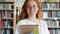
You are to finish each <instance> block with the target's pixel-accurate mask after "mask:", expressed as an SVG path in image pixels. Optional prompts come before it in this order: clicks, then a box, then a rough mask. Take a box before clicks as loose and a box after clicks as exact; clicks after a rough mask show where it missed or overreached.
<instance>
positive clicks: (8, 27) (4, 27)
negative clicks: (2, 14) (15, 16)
mask: <svg viewBox="0 0 60 34" xmlns="http://www.w3.org/2000/svg"><path fill="white" fill-rule="evenodd" d="M0 28H10V29H11V28H13V27H0Z"/></svg>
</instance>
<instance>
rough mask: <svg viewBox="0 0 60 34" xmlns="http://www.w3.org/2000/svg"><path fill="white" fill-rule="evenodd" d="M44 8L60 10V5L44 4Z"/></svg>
mask: <svg viewBox="0 0 60 34" xmlns="http://www.w3.org/2000/svg"><path fill="white" fill-rule="evenodd" d="M42 8H48V9H50V8H53V9H60V3H46V2H45V3H42Z"/></svg>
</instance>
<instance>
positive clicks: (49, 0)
mask: <svg viewBox="0 0 60 34" xmlns="http://www.w3.org/2000/svg"><path fill="white" fill-rule="evenodd" d="M42 2H60V0H42Z"/></svg>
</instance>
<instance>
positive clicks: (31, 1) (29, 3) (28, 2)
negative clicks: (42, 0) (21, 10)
mask: <svg viewBox="0 0 60 34" xmlns="http://www.w3.org/2000/svg"><path fill="white" fill-rule="evenodd" d="M32 4H34V5H37V3H36V2H35V1H33V0H30V1H27V2H26V5H32Z"/></svg>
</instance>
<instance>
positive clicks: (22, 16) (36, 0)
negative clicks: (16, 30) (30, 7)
mask: <svg viewBox="0 0 60 34" xmlns="http://www.w3.org/2000/svg"><path fill="white" fill-rule="evenodd" d="M28 1H31V0H25V2H24V5H23V6H22V11H21V14H20V15H19V20H22V19H26V18H28V15H27V13H26V8H25V7H26V3H27V2H28ZM33 1H35V2H36V3H37V6H38V12H37V14H36V18H37V19H39V20H41V19H42V5H41V1H39V0H33Z"/></svg>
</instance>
